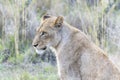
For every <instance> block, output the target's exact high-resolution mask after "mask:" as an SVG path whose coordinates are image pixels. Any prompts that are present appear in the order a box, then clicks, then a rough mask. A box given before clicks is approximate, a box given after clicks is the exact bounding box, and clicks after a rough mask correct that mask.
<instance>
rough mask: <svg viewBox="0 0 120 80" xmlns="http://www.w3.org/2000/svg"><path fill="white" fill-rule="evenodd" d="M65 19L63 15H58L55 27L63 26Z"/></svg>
mask: <svg viewBox="0 0 120 80" xmlns="http://www.w3.org/2000/svg"><path fill="white" fill-rule="evenodd" d="M63 20H64V19H63V17H62V16H58V17H57V19H56V20H55V27H61V25H62V23H63Z"/></svg>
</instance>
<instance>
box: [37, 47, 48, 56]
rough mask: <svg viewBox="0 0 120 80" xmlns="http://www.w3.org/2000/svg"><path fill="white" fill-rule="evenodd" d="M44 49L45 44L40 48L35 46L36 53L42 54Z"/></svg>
mask: <svg viewBox="0 0 120 80" xmlns="http://www.w3.org/2000/svg"><path fill="white" fill-rule="evenodd" d="M46 49H47V47H46V46H45V47H42V48H40V49H37V48H35V50H36V52H37V54H41V55H42V54H44V52H45V51H46Z"/></svg>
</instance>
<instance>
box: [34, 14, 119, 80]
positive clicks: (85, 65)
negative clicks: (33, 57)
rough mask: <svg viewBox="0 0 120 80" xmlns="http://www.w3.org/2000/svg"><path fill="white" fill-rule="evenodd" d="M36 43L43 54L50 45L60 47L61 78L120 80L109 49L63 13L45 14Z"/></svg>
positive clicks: (57, 52) (57, 48) (36, 47)
mask: <svg viewBox="0 0 120 80" xmlns="http://www.w3.org/2000/svg"><path fill="white" fill-rule="evenodd" d="M33 46H34V47H35V49H36V52H37V53H39V54H41V53H43V52H44V51H45V50H46V49H47V47H49V48H52V49H55V50H56V53H55V55H56V58H57V66H58V73H59V76H60V80H120V72H119V70H118V69H117V68H116V67H115V65H114V64H112V62H111V61H110V60H109V58H108V57H107V56H106V55H105V53H104V52H103V51H102V50H101V49H100V48H99V47H97V46H96V45H94V43H93V42H92V41H91V40H89V39H88V38H87V36H86V35H85V34H84V33H83V32H81V31H80V30H78V29H76V28H75V27H73V26H71V25H69V24H68V23H66V22H65V21H64V19H63V17H61V16H59V17H53V16H49V15H45V16H43V18H42V21H41V25H40V27H39V28H38V30H37V32H36V35H35V38H34V40H33Z"/></svg>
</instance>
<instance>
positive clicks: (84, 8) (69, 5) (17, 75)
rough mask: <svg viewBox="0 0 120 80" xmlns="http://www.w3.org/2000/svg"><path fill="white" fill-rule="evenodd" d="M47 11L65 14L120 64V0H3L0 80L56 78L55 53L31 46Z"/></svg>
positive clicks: (70, 22)
mask: <svg viewBox="0 0 120 80" xmlns="http://www.w3.org/2000/svg"><path fill="white" fill-rule="evenodd" d="M45 13H48V14H51V15H53V16H58V15H62V16H64V18H65V20H66V21H67V22H68V23H69V24H71V25H73V26H75V27H76V28H78V29H80V30H82V31H83V32H84V33H86V34H87V35H88V37H89V38H90V39H92V41H93V42H94V43H95V44H96V45H98V46H99V47H100V48H102V49H103V50H104V51H105V52H107V53H108V55H109V57H110V59H111V60H112V61H113V62H114V63H115V64H116V65H117V66H118V67H120V62H119V57H120V53H119V52H120V34H119V33H120V0H0V80H57V77H58V76H57V69H56V63H55V57H54V55H53V54H52V52H51V51H50V50H48V51H46V53H45V54H44V55H43V56H40V55H37V54H36V53H35V51H34V49H33V47H32V45H31V43H32V39H33V37H34V35H35V29H36V28H37V27H38V26H39V24H40V18H41V16H42V15H43V14H45Z"/></svg>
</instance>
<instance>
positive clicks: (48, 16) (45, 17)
mask: <svg viewBox="0 0 120 80" xmlns="http://www.w3.org/2000/svg"><path fill="white" fill-rule="evenodd" d="M50 17H51V16H50V15H49V14H45V15H43V16H42V20H45V19H47V18H50Z"/></svg>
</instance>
